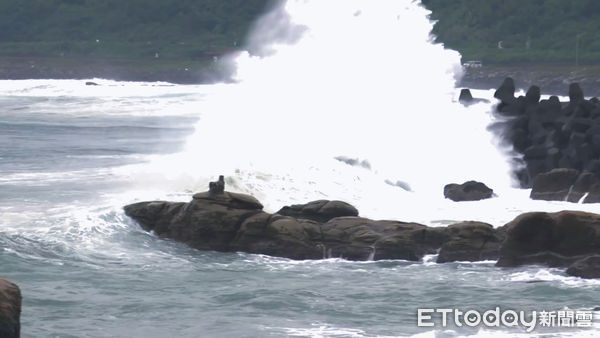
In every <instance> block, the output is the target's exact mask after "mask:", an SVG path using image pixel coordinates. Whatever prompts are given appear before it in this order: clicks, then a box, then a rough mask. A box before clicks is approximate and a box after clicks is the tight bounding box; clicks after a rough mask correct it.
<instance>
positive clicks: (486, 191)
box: [444, 181, 494, 202]
mask: <svg viewBox="0 0 600 338" xmlns="http://www.w3.org/2000/svg"><path fill="white" fill-rule="evenodd" d="M492 196H494V191H493V190H492V189H490V188H489V187H488V186H486V185H485V184H483V183H481V182H476V181H468V182H465V183H463V184H456V183H451V184H447V185H446V186H445V187H444V197H445V198H449V199H451V200H453V201H454V202H461V201H479V200H483V199H487V198H491V197H492Z"/></svg>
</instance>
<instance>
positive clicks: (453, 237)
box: [124, 179, 501, 262]
mask: <svg viewBox="0 0 600 338" xmlns="http://www.w3.org/2000/svg"><path fill="white" fill-rule="evenodd" d="M218 182H224V180H223V179H219V181H217V182H216V183H218ZM213 183H215V182H213ZM213 183H211V185H210V187H211V190H209V191H208V192H204V193H199V194H195V195H194V196H193V199H192V201H190V202H189V203H182V202H166V201H151V202H141V203H135V204H131V205H128V206H125V208H124V209H125V213H126V214H127V215H128V216H129V217H132V218H133V219H135V220H136V221H137V222H138V223H139V224H140V225H141V227H142V228H143V229H145V230H147V231H153V232H154V233H155V234H156V235H157V236H159V237H163V238H170V239H173V240H176V241H179V242H183V243H186V244H188V245H189V246H191V247H193V248H196V249H200V250H216V251H226V252H229V251H243V252H248V253H256V254H266V255H272V256H279V257H287V258H292V259H322V258H330V257H340V258H345V259H349V260H370V259H371V260H379V259H404V260H411V261H418V260H420V259H422V257H423V256H424V255H425V254H434V253H436V252H437V251H438V250H439V249H440V248H442V257H443V259H442V261H443V262H450V261H454V260H471V261H476V260H481V259H493V258H494V257H496V256H497V251H498V250H497V249H498V242H499V241H500V239H501V237H500V235H499V234H498V233H497V231H496V230H495V229H493V228H492V227H491V226H490V225H489V224H484V223H477V222H466V223H461V224H457V225H454V226H449V227H448V228H444V227H428V226H425V225H422V224H417V223H407V222H400V221H388V220H383V221H376V220H371V219H367V218H362V217H358V210H356V208H354V207H353V206H351V205H350V204H348V203H345V202H342V201H327V200H319V201H314V202H310V203H307V204H301V205H292V206H288V207H284V208H282V209H281V210H280V211H278V212H277V213H275V214H269V213H266V212H264V211H263V210H262V205H261V204H260V202H258V200H256V199H255V198H254V197H252V196H248V195H242V194H235V193H231V192H226V191H221V188H222V187H221V184H220V183H218V184H213ZM223 188H224V183H223ZM469 241H471V242H472V243H468V242H469Z"/></svg>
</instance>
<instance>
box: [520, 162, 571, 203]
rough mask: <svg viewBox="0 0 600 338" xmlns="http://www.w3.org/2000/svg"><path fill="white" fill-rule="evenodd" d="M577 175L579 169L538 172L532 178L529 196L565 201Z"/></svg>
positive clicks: (538, 198)
mask: <svg viewBox="0 0 600 338" xmlns="http://www.w3.org/2000/svg"><path fill="white" fill-rule="evenodd" d="M577 177H579V170H575V169H565V168H560V169H553V170H551V171H549V172H546V173H543V174H539V175H537V176H536V177H535V179H534V180H533V188H532V189H531V194H530V198H531V199H534V200H545V201H565V200H567V195H568V194H569V191H570V190H571V187H573V185H574V184H575V181H576V180H577Z"/></svg>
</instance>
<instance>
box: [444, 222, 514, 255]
mask: <svg viewBox="0 0 600 338" xmlns="http://www.w3.org/2000/svg"><path fill="white" fill-rule="evenodd" d="M446 234H447V236H448V237H449V239H448V240H447V241H445V242H444V244H443V245H442V248H441V249H440V252H439V254H438V258H437V263H446V262H454V261H482V260H495V259H498V256H499V254H500V244H501V243H502V241H503V240H504V238H505V236H506V234H505V231H504V228H498V229H494V227H493V226H492V225H490V224H487V223H482V222H462V223H456V224H452V225H449V226H448V228H447V229H446Z"/></svg>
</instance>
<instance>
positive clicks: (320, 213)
mask: <svg viewBox="0 0 600 338" xmlns="http://www.w3.org/2000/svg"><path fill="white" fill-rule="evenodd" d="M277 213H278V214H280V215H283V216H291V217H295V218H303V219H310V220H313V221H317V222H321V223H324V222H327V221H329V220H331V219H333V218H336V217H344V216H358V210H356V208H355V207H353V206H351V205H350V204H348V203H346V202H342V201H328V200H319V201H313V202H310V203H307V204H295V205H291V206H285V207H283V208H281V210H279V211H277Z"/></svg>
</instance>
